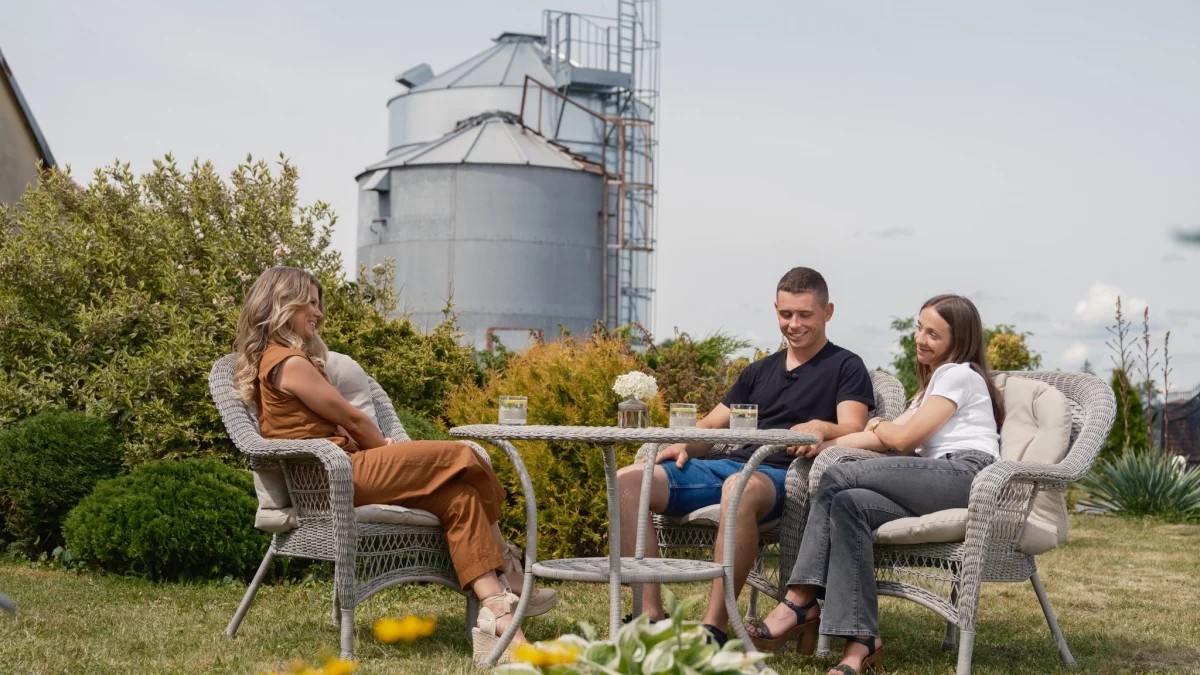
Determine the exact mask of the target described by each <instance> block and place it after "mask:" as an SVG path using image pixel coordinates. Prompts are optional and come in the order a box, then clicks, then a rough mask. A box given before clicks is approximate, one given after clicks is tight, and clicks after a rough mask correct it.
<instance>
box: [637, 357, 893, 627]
mask: <svg viewBox="0 0 1200 675" xmlns="http://www.w3.org/2000/svg"><path fill="white" fill-rule="evenodd" d="M871 384H872V386H873V387H874V389H875V411H874V414H875V415H877V416H879V417H884V418H886V419H889V420H892V419H895V418H896V417H897V416H899V415H900V413H902V412H904V408H905V397H904V386H903V385H901V384H900V381H899V380H897V379H896V378H895V377H893V376H891V375H889V374H888V373H885V372H883V371H874V372H872V373H871ZM733 449H734V446H727V445H716V446H713V448H712V451H711V452H710V453H709V454H708V455H705V456H704V457H697V458H695V459H694V460H693V461H697V460H699V461H703V460H706V459H724V458H725V457H727V456H728V455H729V452H730V451H731V450H733ZM650 451H651V446H649V445H644V446H642V448H641V449H640V450H638V455H637V457H638V460H642V459H644V458H645V457H648V456H649V453H650ZM812 465H813V460H811V459H806V458H798V459H796V460H795V461H793V462H792V464H791V466H790V467H788V473H787V479H786V481H785V484H784V485H785V488H784V489H785V490H786V491H787V499H786V501H785V502H784V506H783V516H782V517H780V519H779V520H775V521H771V522H767V523H762V524H761V525H760V526H759V544H758V557H757V558H756V559H755V561H754V566H753V567H752V568H751V570H750V576H749V577H748V578H747V580H746V582H747V583H748V584H749V585H750V589H751V590H750V611H749V617H756V616H757V610H758V594H759V593H765V594H766V595H767V596H768V597H771V598H773V599H775V600H778V599H779V598H781V597H783V595H782V593H783V591H782V589H781V584H782V583H783V581H784V580H785V579H784V577H785V576H786V575H783V576H781V575H780V570H781V569H785V570H788V569H791V567H792V563H793V562H794V561H795V559H796V552H797V551H799V550H800V538H801V536H802V535H803V532H804V520H805V519H806V518H807V517H808V482H809V481H808V474H809V470H810V468H811V467H812ZM719 514H720V506H719V505H716V506H713V507H708V508H705V509H700V510H698V511H695V512H692V513H689V514H688V515H686V516H683V517H682V518H672V517H669V516H662V515H658V514H655V515H654V527H655V531H656V532H657V534H658V546H659V550H660V551H661V555H663V556H664V557H672V558H691V559H695V560H711V559H712V556H713V548H714V546H715V544H716V540H717V519H718V518H719Z"/></svg>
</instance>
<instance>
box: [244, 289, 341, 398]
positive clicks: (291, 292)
mask: <svg viewBox="0 0 1200 675" xmlns="http://www.w3.org/2000/svg"><path fill="white" fill-rule="evenodd" d="M311 287H316V289H317V298H318V300H317V302H318V304H319V306H320V308H321V314H322V315H324V314H325V290H324V289H323V288H322V287H321V282H320V281H317V277H316V276H315V275H314V274H313V273H312V272H309V271H308V270H302V269H298V268H295V267H272V268H271V269H269V270H266V271H265V272H263V273H262V274H261V275H260V276H259V277H258V279H257V280H256V281H255V282H254V285H253V286H251V287H250V292H249V293H247V294H246V300H245V302H243V303H242V313H241V315H240V316H239V317H238V323H237V355H238V357H237V365H236V366H234V370H233V387H234V390H235V391H237V395H238V398H240V399H242V400H243V401H246V402H252V401H254V402H256V401H257V400H258V367H259V364H260V363H262V357H263V353H264V352H266V351H267V347H268V346H270V344H271V343H272V342H274V343H276V344H280V345H283V346H284V347H290V348H292V349H299V350H301V351H303V352H304V353H306V354H308V355H309V357H310V358H312V360H313V362H314V363H316V364H317V366H318V367H319V368H320V369H322V370H323V369H324V366H325V358H326V356H328V354H329V350H328V349H326V347H325V343H324V342H323V341H322V340H321V336H320V335H319V334H318V333H316V332H314V333H313V337H312V339H311V340H309V341H308V342H305V341H304V340H302V339H301V338H300V336H299V335H298V334H297V333H296V332H295V331H294V330H292V317H293V316H294V315H295V314H296V310H297V309H299V308H301V307H303V306H305V305H307V304H308V289H309V288H311ZM324 323H325V319H324V317H323V316H322V318H321V321H320V323H318V324H317V330H318V331H319V330H320V329H321V325H322V324H324Z"/></svg>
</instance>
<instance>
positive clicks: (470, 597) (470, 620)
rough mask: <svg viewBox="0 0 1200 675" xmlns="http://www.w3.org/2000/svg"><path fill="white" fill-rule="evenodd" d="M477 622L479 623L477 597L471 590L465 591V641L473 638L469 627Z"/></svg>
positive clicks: (472, 626)
mask: <svg viewBox="0 0 1200 675" xmlns="http://www.w3.org/2000/svg"><path fill="white" fill-rule="evenodd" d="M477 623H479V597H478V596H476V595H475V594H474V593H472V592H471V591H467V642H470V641H471V640H472V639H473V638H472V637H471V629H472V628H474V627H475V624H477Z"/></svg>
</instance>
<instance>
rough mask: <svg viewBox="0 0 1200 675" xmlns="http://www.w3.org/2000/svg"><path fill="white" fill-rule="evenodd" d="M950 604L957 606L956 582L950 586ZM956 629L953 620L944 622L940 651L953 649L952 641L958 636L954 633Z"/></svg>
mask: <svg viewBox="0 0 1200 675" xmlns="http://www.w3.org/2000/svg"><path fill="white" fill-rule="evenodd" d="M950 604H951V605H954V606H955V607H957V606H958V584H957V583H955V584H954V585H953V586H951V587H950ZM957 631H958V624H956V623H954V622H953V621H947V622H946V633H945V635H943V636H942V651H944V652H952V651H954V643H955V641H956V638H957V637H958V636H957V635H956V633H957Z"/></svg>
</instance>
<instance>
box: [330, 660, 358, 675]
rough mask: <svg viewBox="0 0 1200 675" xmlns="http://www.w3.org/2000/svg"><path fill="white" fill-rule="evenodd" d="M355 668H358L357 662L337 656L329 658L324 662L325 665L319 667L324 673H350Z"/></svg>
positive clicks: (348, 674) (337, 674)
mask: <svg viewBox="0 0 1200 675" xmlns="http://www.w3.org/2000/svg"><path fill="white" fill-rule="evenodd" d="M356 670H358V663H357V662H355V661H348V660H346V659H338V658H333V659H329V660H328V661H326V662H325V667H324V668H322V669H321V671H322V673H323V674H324V675H350V673H353V672H354V671H356Z"/></svg>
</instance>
